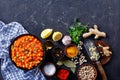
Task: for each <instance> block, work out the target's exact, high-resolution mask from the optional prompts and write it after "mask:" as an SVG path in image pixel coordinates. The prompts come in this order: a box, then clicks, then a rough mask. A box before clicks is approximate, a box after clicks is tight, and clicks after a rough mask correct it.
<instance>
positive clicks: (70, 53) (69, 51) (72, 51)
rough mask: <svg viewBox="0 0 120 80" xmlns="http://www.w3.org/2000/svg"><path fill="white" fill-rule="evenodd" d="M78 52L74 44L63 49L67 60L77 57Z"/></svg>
mask: <svg viewBox="0 0 120 80" xmlns="http://www.w3.org/2000/svg"><path fill="white" fill-rule="evenodd" d="M78 52H79V50H78V48H77V46H76V45H75V44H69V45H67V46H66V47H65V54H66V56H67V57H69V58H73V57H75V56H77V54H78Z"/></svg>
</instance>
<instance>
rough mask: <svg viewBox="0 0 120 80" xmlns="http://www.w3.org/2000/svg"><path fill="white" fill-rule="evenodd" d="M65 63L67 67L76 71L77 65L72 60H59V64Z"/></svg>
mask: <svg viewBox="0 0 120 80" xmlns="http://www.w3.org/2000/svg"><path fill="white" fill-rule="evenodd" d="M63 64H64V65H65V66H66V67H69V68H70V69H71V71H72V72H73V73H74V72H75V70H76V65H75V64H74V63H73V62H72V61H70V60H59V61H58V62H57V65H59V66H61V65H63Z"/></svg>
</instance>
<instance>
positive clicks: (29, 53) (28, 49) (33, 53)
mask: <svg viewBox="0 0 120 80" xmlns="http://www.w3.org/2000/svg"><path fill="white" fill-rule="evenodd" d="M10 51H11V54H10V56H11V59H12V61H13V62H14V63H15V64H16V66H17V67H20V68H24V69H32V68H33V67H34V66H37V65H38V64H39V63H40V62H41V61H42V60H43V55H44V50H43V46H42V43H41V42H40V40H38V39H37V38H36V37H34V36H33V35H22V36H20V37H18V38H17V39H16V40H15V41H14V42H13V44H12V45H11V47H10Z"/></svg>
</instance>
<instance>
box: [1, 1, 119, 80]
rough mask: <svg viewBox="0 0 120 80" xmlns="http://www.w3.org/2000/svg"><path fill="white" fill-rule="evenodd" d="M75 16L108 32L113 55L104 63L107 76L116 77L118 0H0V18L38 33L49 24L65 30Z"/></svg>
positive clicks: (117, 59) (117, 60)
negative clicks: (15, 22) (17, 23)
mask: <svg viewBox="0 0 120 80" xmlns="http://www.w3.org/2000/svg"><path fill="white" fill-rule="evenodd" d="M74 17H76V18H79V20H80V21H81V22H82V23H84V24H87V23H89V27H92V26H93V24H97V25H98V26H99V28H100V30H102V31H105V32H106V33H107V38H106V39H104V41H106V42H107V43H108V44H109V45H110V46H111V47H112V50H113V55H112V59H111V61H110V62H109V63H108V64H106V65H104V66H103V67H104V69H105V71H106V74H107V76H108V80H119V79H120V74H119V73H120V72H119V71H120V51H119V50H120V41H119V40H120V35H119V34H120V27H119V25H120V0H0V20H2V21H4V22H5V23H9V22H12V21H17V22H19V23H21V24H22V25H23V26H24V27H25V29H26V30H28V31H29V33H31V34H35V35H36V36H38V37H39V34H40V32H41V30H43V29H44V28H48V27H50V28H54V29H55V30H59V31H61V32H63V33H64V34H66V33H67V32H66V31H67V29H68V27H69V25H71V24H72V23H73V19H74ZM98 80H100V79H99V78H98Z"/></svg>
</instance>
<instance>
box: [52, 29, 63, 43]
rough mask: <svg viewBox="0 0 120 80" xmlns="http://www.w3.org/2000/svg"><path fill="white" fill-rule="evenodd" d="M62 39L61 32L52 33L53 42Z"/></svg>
mask: <svg viewBox="0 0 120 80" xmlns="http://www.w3.org/2000/svg"><path fill="white" fill-rule="evenodd" d="M61 38H62V33H61V32H58V31H57V32H54V33H53V35H52V39H53V41H59V40H60V39H61Z"/></svg>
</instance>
